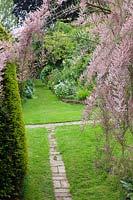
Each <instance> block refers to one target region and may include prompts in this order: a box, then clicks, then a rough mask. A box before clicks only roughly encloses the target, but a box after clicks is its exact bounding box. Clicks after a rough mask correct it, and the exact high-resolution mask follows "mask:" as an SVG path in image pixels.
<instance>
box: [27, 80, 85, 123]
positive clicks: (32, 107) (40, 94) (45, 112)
mask: <svg viewBox="0 0 133 200" xmlns="http://www.w3.org/2000/svg"><path fill="white" fill-rule="evenodd" d="M35 83H36V84H35V94H34V98H33V99H28V100H26V101H25V102H24V103H23V113H24V120H25V123H26V124H43V123H52V122H67V121H78V120H81V117H82V113H83V109H84V106H83V105H79V104H69V103H64V102H62V101H60V100H59V99H58V98H57V97H56V96H55V95H54V94H53V93H52V92H51V91H50V90H48V89H46V88H44V86H43V84H42V83H41V81H36V82H35Z"/></svg>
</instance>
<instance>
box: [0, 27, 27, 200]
mask: <svg viewBox="0 0 133 200" xmlns="http://www.w3.org/2000/svg"><path fill="white" fill-rule="evenodd" d="M3 30H4V29H3ZM0 33H1V34H0V38H4V37H5V35H6V34H5V33H6V32H4V31H3V32H2V31H0ZM6 39H7V37H6ZM2 78H3V79H2V96H1V100H0V200H9V199H10V200H11V199H12V200H18V199H19V197H20V191H21V185H22V182H23V177H24V174H25V172H26V162H27V161H26V160H27V159H26V145H25V128H24V123H23V119H22V109H21V99H20V95H19V89H18V83H17V77H16V65H15V63H8V64H7V65H6V67H5V68H4V70H3V75H2Z"/></svg>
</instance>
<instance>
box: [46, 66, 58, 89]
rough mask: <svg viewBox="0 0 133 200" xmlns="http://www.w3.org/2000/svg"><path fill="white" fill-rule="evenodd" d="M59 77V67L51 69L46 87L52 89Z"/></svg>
mask: <svg viewBox="0 0 133 200" xmlns="http://www.w3.org/2000/svg"><path fill="white" fill-rule="evenodd" d="M60 79H61V72H60V70H59V69H53V70H52V72H51V74H50V75H49V76H48V84H47V86H48V88H49V89H54V86H55V85H57V84H59V82H60Z"/></svg>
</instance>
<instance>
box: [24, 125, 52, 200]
mask: <svg viewBox="0 0 133 200" xmlns="http://www.w3.org/2000/svg"><path fill="white" fill-rule="evenodd" d="M26 138H27V146H28V169H27V175H26V177H25V180H24V187H23V194H22V196H23V198H22V200H54V193H53V185H52V175H51V171H50V165H49V147H48V138H47V132H46V130H45V129H41V128H38V129H27V134H26Z"/></svg>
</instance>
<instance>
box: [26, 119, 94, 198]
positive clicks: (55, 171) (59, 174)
mask: <svg viewBox="0 0 133 200" xmlns="http://www.w3.org/2000/svg"><path fill="white" fill-rule="evenodd" d="M86 123H94V121H93V120H90V121H88V122H86ZM74 124H83V121H75V122H61V123H50V124H33V125H26V128H46V129H47V130H48V139H49V148H50V150H49V152H50V158H49V159H50V167H51V171H52V180H53V186H54V193H55V199H56V200H72V197H71V193H70V185H69V182H68V180H67V176H66V170H65V165H64V162H63V160H62V156H61V154H60V152H59V150H58V148H57V141H56V137H55V127H56V126H63V125H74Z"/></svg>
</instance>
